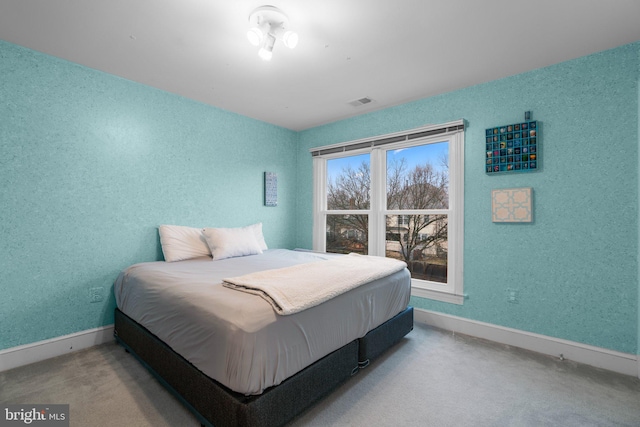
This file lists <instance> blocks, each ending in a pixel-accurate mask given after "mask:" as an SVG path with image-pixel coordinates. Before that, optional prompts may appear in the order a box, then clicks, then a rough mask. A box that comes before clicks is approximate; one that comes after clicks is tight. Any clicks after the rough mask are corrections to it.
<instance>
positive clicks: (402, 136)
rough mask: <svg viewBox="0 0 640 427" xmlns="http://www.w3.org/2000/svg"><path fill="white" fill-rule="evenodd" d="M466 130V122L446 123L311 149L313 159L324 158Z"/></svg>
mask: <svg viewBox="0 0 640 427" xmlns="http://www.w3.org/2000/svg"><path fill="white" fill-rule="evenodd" d="M463 130H464V120H462V119H461V120H457V121H455V122H449V123H444V124H440V125H429V126H423V127H420V128H416V129H411V130H408V131H404V132H397V133H392V134H387V135H380V136H374V137H371V138H365V139H359V140H356V141H349V142H341V143H338V144H332V145H325V146H322V147H314V148H311V149H309V151H310V152H311V155H312V156H313V157H317V156H324V155H328V154H334V153H344V152H347V151H353V150H360V149H363V148H371V147H378V146H381V145H386V144H393V143H396V142H402V141H411V140H413V139H419V138H426V137H428V136H434V135H442V136H446V135H449V134H453V133H456V132H459V131H463Z"/></svg>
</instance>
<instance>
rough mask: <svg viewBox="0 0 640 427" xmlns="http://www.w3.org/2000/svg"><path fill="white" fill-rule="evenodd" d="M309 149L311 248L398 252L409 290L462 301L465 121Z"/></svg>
mask: <svg viewBox="0 0 640 427" xmlns="http://www.w3.org/2000/svg"><path fill="white" fill-rule="evenodd" d="M311 151H312V154H313V156H314V157H313V158H314V163H313V164H314V239H313V241H314V243H313V246H314V250H318V251H323V252H324V251H326V252H336V253H349V252H357V253H361V254H370V255H378V256H387V257H392V258H397V259H401V260H403V261H405V262H406V263H407V266H408V268H409V270H410V271H411V277H412V294H413V295H416V296H421V297H426V298H432V299H437V300H440V301H447V302H452V303H457V304H462V302H463V299H464V297H463V287H462V278H463V275H462V255H463V250H462V249H463V240H462V239H463V229H462V227H463V212H464V207H463V202H464V199H463V196H464V192H463V181H464V176H463V174H464V158H463V157H464V124H463V122H462V121H458V122H452V123H447V124H444V125H439V126H428V127H424V128H420V129H414V130H412V131H408V132H404V133H399V134H393V135H384V136H381V137H376V138H370V139H366V140H359V141H353V142H348V143H344V144H337V145H333V146H327V147H320V148H315V149H312V150H311Z"/></svg>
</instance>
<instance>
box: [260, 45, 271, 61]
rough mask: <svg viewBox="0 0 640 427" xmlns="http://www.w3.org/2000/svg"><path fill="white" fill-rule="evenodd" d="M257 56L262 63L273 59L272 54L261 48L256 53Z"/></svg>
mask: <svg viewBox="0 0 640 427" xmlns="http://www.w3.org/2000/svg"><path fill="white" fill-rule="evenodd" d="M258 56H259V57H260V59H262V60H264V61H271V58H272V57H273V52H271V51H269V50H267V49H265V48H263V47H261V48H260V50H259V51H258Z"/></svg>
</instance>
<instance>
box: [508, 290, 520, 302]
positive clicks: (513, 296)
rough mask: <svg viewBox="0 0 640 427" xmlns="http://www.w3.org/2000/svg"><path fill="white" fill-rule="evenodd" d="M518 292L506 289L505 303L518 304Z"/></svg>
mask: <svg viewBox="0 0 640 427" xmlns="http://www.w3.org/2000/svg"><path fill="white" fill-rule="evenodd" d="M519 299H520V292H519V291H518V290H517V289H507V302H510V303H511V304H520V300H519Z"/></svg>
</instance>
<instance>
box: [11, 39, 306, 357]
mask: <svg viewBox="0 0 640 427" xmlns="http://www.w3.org/2000/svg"><path fill="white" fill-rule="evenodd" d="M0 76H1V78H0V180H1V182H2V185H1V186H0V235H1V236H2V237H1V241H0V272H1V273H0V276H1V279H0V280H1V284H0V287H1V290H2V297H1V298H0V349H4V348H8V347H13V346H17V345H21V344H26V343H31V342H35V341H39V340H43V339H47V338H51V337H56V336H60V335H65V334H69V333H73V332H77V331H81V330H86V329H90V328H94V327H98V326H102V325H107V324H110V323H112V322H113V308H114V307H115V303H114V300H113V297H112V293H113V292H112V283H113V280H114V279H115V277H116V276H117V274H118V273H119V271H120V270H121V269H123V268H124V267H127V266H128V265H130V264H132V263H135V262H141V261H152V260H158V259H162V252H161V248H160V245H159V239H158V236H157V226H158V225H160V224H179V225H188V226H223V227H224V226H241V225H247V224H250V223H253V222H258V221H262V222H263V223H264V232H265V237H266V240H267V243H268V244H269V245H270V246H272V247H293V245H294V243H295V218H294V215H295V203H296V201H295V185H296V173H297V171H296V166H295V164H296V153H295V143H296V140H297V134H296V133H295V132H292V131H289V130H286V129H283V128H279V127H275V126H272V125H269V124H265V123H262V122H258V121H255V120H252V119H249V118H246V117H243V116H239V115H236V114H232V113H229V112H226V111H223V110H220V109H216V108H213V107H210V106H206V105H203V104H200V103H197V102H194V101H190V100H187V99H184V98H181V97H178V96H175V95H171V94H168V93H166V92H162V91H159V90H156V89H152V88H149V87H146V86H143V85H140V84H136V83H133V82H130V81H127V80H124V79H120V78H117V77H114V76H110V75H107V74H104V73H101V72H98V71H95V70H92V69H88V68H85V67H82V66H79V65H76V64H72V63H69V62H66V61H63V60H59V59H56V58H52V57H50V56H46V55H43V54H40V53H37V52H34V51H32V50H28V49H24V48H22V47H18V46H16V45H13V44H10V43H6V42H3V41H0ZM265 171H271V172H276V173H277V174H278V183H279V192H278V202H279V206H278V207H275V208H267V207H264V206H263V193H262V192H263V184H262V176H263V172H265ZM93 287H103V288H104V301H102V302H100V303H90V302H89V293H90V291H89V290H90V289H91V288H93Z"/></svg>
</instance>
